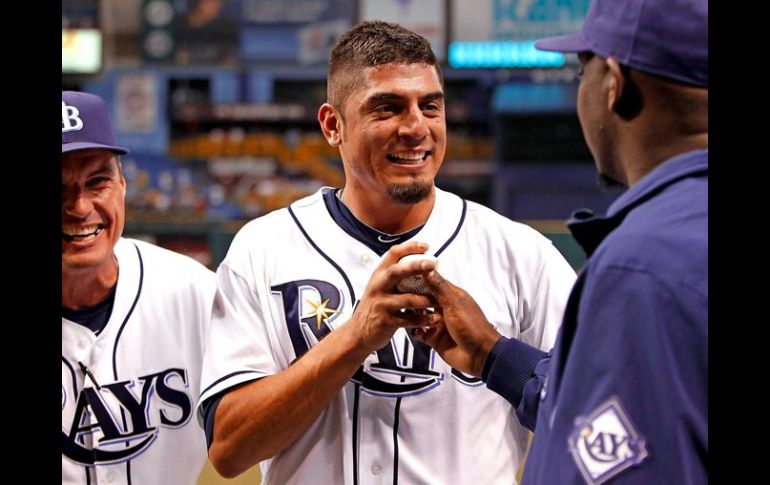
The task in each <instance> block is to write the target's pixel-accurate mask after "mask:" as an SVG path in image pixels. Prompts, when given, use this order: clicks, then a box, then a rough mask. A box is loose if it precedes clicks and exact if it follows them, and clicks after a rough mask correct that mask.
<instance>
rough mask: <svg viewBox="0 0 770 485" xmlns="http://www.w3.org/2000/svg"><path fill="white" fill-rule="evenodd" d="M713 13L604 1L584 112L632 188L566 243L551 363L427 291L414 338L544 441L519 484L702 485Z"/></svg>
mask: <svg viewBox="0 0 770 485" xmlns="http://www.w3.org/2000/svg"><path fill="white" fill-rule="evenodd" d="M707 24H708V5H707V2H706V0H594V1H593V2H592V4H591V6H590V8H589V11H588V14H587V17H586V19H585V21H584V23H583V26H582V29H581V31H580V32H579V33H577V34H574V35H568V36H562V37H555V38H550V39H545V40H541V41H539V42H538V43H537V44H536V46H537V47H538V48H540V49H544V50H553V51H561V52H575V53H577V54H578V58H579V60H580V64H581V75H582V78H581V81H580V87H579V92H578V102H577V110H578V115H579V117H580V123H581V125H582V127H583V133H584V135H585V138H586V141H587V143H588V146H589V148H590V150H591V153H592V155H593V157H594V159H595V161H596V166H597V168H598V171H599V174H600V176H601V178H602V179H604V180H606V181H611V182H615V183H619V184H623V185H626V186H628V190H627V191H626V192H624V193H623V194H622V195H621V196H620V197H619V198H618V199H617V200H616V201H615V202H614V203H613V204H612V205H611V207H610V208H609V210H608V212H607V214H606V215H604V216H594V215H592V214H591V213H590V212H589V211H578V212H576V213H575V214H573V217H572V218H571V220H570V221H569V228H570V230H571V231H572V233H573V235H574V237H575V239H576V240H577V241H578V242H579V243H580V244H581V245H582V247H583V248H584V249H585V251H586V253H587V254H588V256H589V259H588V261H587V263H586V265H585V267H584V268H583V270H582V272H581V274H580V276H579V278H578V280H577V282H576V283H575V286H574V288H573V290H572V294H571V296H570V300H569V302H568V305H567V309H566V310H565V315H564V319H563V323H562V327H561V330H560V332H559V336H558V337H557V339H556V344H555V347H554V348H553V349H552V350H551V352H549V353H545V352H542V351H540V350H538V349H536V348H533V347H531V346H528V345H526V344H524V343H522V342H521V341H519V340H516V339H513V338H506V337H502V336H500V334H498V333H497V331H496V330H495V329H494V328H493V327H492V326H491V325H490V324H489V323H488V322H487V319H486V318H485V316H484V313H483V312H482V310H481V309H480V308H479V306H478V305H476V304H475V302H474V301H473V300H472V299H471V297H470V296H469V295H468V294H467V293H466V292H465V291H464V290H462V289H460V288H459V287H457V286H455V285H453V284H452V283H450V282H449V281H447V280H445V279H444V278H443V277H442V276H441V275H440V274H438V273H436V272H432V273H430V274H428V275H426V279H427V282H428V285H429V287H430V288H431V289H432V292H433V293H434V295H435V297H436V298H437V300H438V302H439V303H440V307H441V308H440V311H441V312H442V313H443V325H441V326H439V327H438V328H435V329H430V328H426V329H423V330H420V331H419V334H420V338H421V339H422V340H423V341H425V342H426V343H428V344H430V345H431V346H433V347H434V348H436V350H437V351H438V352H439V354H440V355H441V357H442V358H443V359H444V360H445V361H446V362H448V363H449V364H451V365H452V366H453V367H455V368H457V369H460V370H462V371H464V372H468V373H471V374H474V375H476V376H480V377H482V379H483V380H484V381H485V382H486V384H487V387H488V388H489V389H492V390H493V391H495V392H497V393H499V394H500V395H502V396H504V397H505V398H507V399H508V400H509V401H510V402H511V403H513V404H514V406H515V407H516V414H517V416H518V417H519V420H520V421H521V423H522V424H524V425H525V426H527V427H528V428H530V429H531V430H533V431H534V432H535V437H534V441H533V444H532V448H531V450H530V452H529V458H528V460H527V464H526V467H525V471H524V476H523V483H525V484H526V483H537V484H553V483H558V484H571V483H584V482H585V483H591V484H599V483H605V482H607V481H610V480H613V483H621V482H622V483H624V484H626V483H631V484H637V483H638V484H649V483H663V482H665V483H676V484H702V483H707V482H708V465H707V456H708V425H707V417H708V396H707V394H708V385H707V381H708V348H707V347H708V46H707V45H708V25H707Z"/></svg>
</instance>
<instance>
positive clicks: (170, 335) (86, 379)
mask: <svg viewBox="0 0 770 485" xmlns="http://www.w3.org/2000/svg"><path fill="white" fill-rule="evenodd" d="M115 255H116V256H117V258H118V265H119V271H120V273H119V276H118V284H117V289H116V294H115V302H114V305H113V309H112V313H111V315H110V318H109V321H108V322H107V325H106V326H105V327H104V329H103V330H102V331H101V332H100V333H99V334H98V335H95V334H94V332H92V331H91V330H90V329H88V328H86V327H85V326H82V325H79V324H77V323H74V322H71V321H69V320H67V319H65V318H62V322H61V323H62V367H61V368H62V484H84V485H85V484H96V483H111V484H129V483H132V484H142V485H146V484H158V485H161V484H175V485H176V484H182V485H183V484H194V483H195V482H196V480H197V478H198V474H199V473H200V470H201V467H202V466H203V462H204V460H205V459H206V442H205V436H204V433H203V431H202V430H201V429H200V427H198V425H197V423H196V422H195V420H194V419H190V418H191V417H192V414H193V412H194V410H195V405H196V404H197V402H196V398H197V393H198V390H199V388H200V368H201V361H202V359H203V350H204V344H205V341H206V335H207V333H208V327H209V322H210V319H211V308H212V302H213V299H214V292H215V290H216V284H215V282H214V274H213V273H212V272H211V271H210V270H208V269H207V268H205V267H204V266H203V265H201V264H200V263H198V262H196V261H194V260H192V259H191V258H188V257H187V256H183V255H180V254H176V253H174V252H171V251H168V250H166V249H162V248H159V247H157V246H153V245H151V244H148V243H145V242H142V241H136V240H132V239H125V238H121V239H120V240H119V241H118V244H117V245H116V246H115Z"/></svg>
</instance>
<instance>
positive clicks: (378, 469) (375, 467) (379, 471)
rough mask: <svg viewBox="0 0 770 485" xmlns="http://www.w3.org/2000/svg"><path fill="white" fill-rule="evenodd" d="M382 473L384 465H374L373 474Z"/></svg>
mask: <svg viewBox="0 0 770 485" xmlns="http://www.w3.org/2000/svg"><path fill="white" fill-rule="evenodd" d="M380 473H382V467H381V466H380V465H378V464H376V463H375V464H374V465H372V475H379V474H380Z"/></svg>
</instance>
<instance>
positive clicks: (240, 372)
mask: <svg viewBox="0 0 770 485" xmlns="http://www.w3.org/2000/svg"><path fill="white" fill-rule="evenodd" d="M249 373H252V374H257V373H258V372H257V371H255V370H239V371H237V372H232V373H230V374H227V375H226V376H223V377H220V378H219V379H217V380H216V381H214V382H212V383H211V385H209V386H208V387H207V388H206V389H204V390H203V391H202V392H201V396H202V395H204V394H205V393H207V392H208V391H209V390H210V389H211V388H212V387H214V386H216V385H217V384H219V383H220V382H222V381H224V380H227V379H229V378H231V377H233V376H237V375H238V374H249ZM208 399H211V398H208ZM208 399H207V400H208Z"/></svg>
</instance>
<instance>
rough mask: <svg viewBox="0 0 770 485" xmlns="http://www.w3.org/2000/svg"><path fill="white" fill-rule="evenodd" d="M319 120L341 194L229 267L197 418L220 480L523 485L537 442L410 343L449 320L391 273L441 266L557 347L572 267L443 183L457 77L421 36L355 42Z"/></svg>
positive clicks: (470, 383)
mask: <svg viewBox="0 0 770 485" xmlns="http://www.w3.org/2000/svg"><path fill="white" fill-rule="evenodd" d="M318 119H319V123H320V126H321V130H322V132H323V134H324V136H325V138H326V140H327V141H328V143H329V144H330V145H332V146H334V147H337V148H338V149H339V151H340V155H341V158H342V162H343V165H344V169H345V178H346V181H345V186H344V187H343V188H336V189H335V188H331V187H326V188H322V189H321V190H319V191H318V192H317V193H316V194H314V195H311V196H309V197H306V198H304V199H302V200H299V201H297V202H295V203H294V204H292V205H291V206H290V207H288V208H285V209H281V210H279V211H276V212H273V213H271V214H268V215H266V216H263V217H260V218H258V219H256V220H254V221H252V222H250V223H249V224H247V225H246V226H245V227H244V228H243V229H242V230H241V231H240V232H239V233H238V234H237V235H236V237H235V239H234V241H233V244H232V246H231V248H230V250H229V252H228V255H227V257H226V258H225V260H224V262H223V263H222V265H221V266H220V267H219V269H218V270H217V285H218V292H217V297H216V300H215V305H214V308H215V309H214V315H213V322H212V332H211V340H210V343H209V347H208V348H207V352H206V356H205V359H204V371H203V378H202V392H201V403H202V404H201V408H200V409H201V417H202V419H203V421H204V423H205V426H206V432H207V437H208V440H209V455H210V457H211V460H212V462H213V464H214V466H215V467H216V468H217V470H218V471H219V472H220V473H221V474H223V475H225V476H228V477H229V476H235V475H238V474H240V473H242V472H243V471H244V470H246V469H248V468H249V467H250V466H252V465H254V464H256V463H258V462H262V472H263V482H264V483H271V484H302V483H335V484H358V483H362V484H363V483H389V484H390V483H404V484H412V483H437V484H438V483H445V484H449V483H484V484H492V483H507V484H510V483H514V482H515V480H516V479H515V476H516V471H517V466H518V463H519V462H520V460H521V458H522V456H523V453H524V450H525V447H526V440H527V436H526V431H525V430H524V429H523V428H522V427H521V426H520V425H519V424H518V422H517V420H516V417H515V414H514V412H513V408H512V407H511V405H510V404H509V403H508V402H507V401H505V400H504V399H502V398H500V396H497V395H495V394H494V393H489V392H484V389H483V386H481V385H482V383H481V381H480V380H479V379H476V378H473V377H471V376H468V375H466V374H463V373H461V372H459V371H457V370H455V369H452V368H451V367H450V366H449V365H447V364H446V363H445V362H444V361H443V360H441V358H439V357H438V356H437V355H436V354H435V352H434V351H432V350H431V349H430V348H429V347H428V346H426V345H424V344H422V343H421V342H418V341H416V340H415V339H414V338H413V337H412V335H411V333H410V331H408V329H409V328H410V327H414V326H416V325H418V326H419V325H420V324H425V325H431V324H433V323H435V318H436V315H430V314H429V315H422V316H418V317H412V318H407V317H406V316H404V315H403V314H402V313H401V312H400V311H399V309H400V308H405V307H408V308H422V307H428V306H431V304H433V303H434V302H433V300H431V299H430V298H429V297H427V296H424V295H415V294H398V292H397V291H396V290H395V289H394V287H395V286H396V284H397V283H398V282H399V280H400V279H401V278H403V277H404V276H405V275H407V274H410V273H416V272H419V270H420V269H421V268H420V267H419V266H420V265H421V264H425V263H414V264H413V265H412V266H404V265H403V264H401V265H399V264H395V263H396V262H397V261H398V259H399V258H401V257H403V256H404V255H406V254H409V253H419V252H426V251H427V252H428V253H429V254H431V255H435V256H437V257H438V258H439V260H440V261H441V267H442V271H445V272H449V273H451V274H452V275H454V276H455V277H456V278H458V279H460V280H462V281H464V283H465V285H466V287H468V288H473V290H472V291H473V294H474V296H475V297H476V298H478V299H480V300H481V301H482V302H483V305H485V309H486V310H488V312H489V313H488V314H489V315H490V316H491V318H492V320H493V321H496V322H500V327H499V331H500V332H502V333H504V334H505V335H508V336H516V337H518V338H521V339H524V340H526V341H527V342H529V343H530V344H532V345H534V346H537V347H540V348H544V349H548V348H550V347H551V346H552V345H553V341H554V337H555V335H556V332H557V330H558V325H559V321H560V320H561V316H562V311H563V309H564V306H565V304H566V300H567V295H568V293H569V289H570V287H571V285H572V283H573V281H574V278H575V274H574V272H573V270H572V269H571V268H570V266H569V265H568V264H567V262H566V261H565V260H564V258H563V257H562V256H561V255H560V254H559V252H558V251H557V250H556V249H555V248H554V247H553V245H552V244H551V243H550V241H548V240H547V239H546V238H545V237H543V236H542V235H540V234H538V233H537V232H536V231H534V230H533V229H531V228H529V227H527V226H524V225H521V224H517V223H514V222H512V221H510V220H508V219H505V218H504V217H502V216H500V215H498V214H496V213H495V212H493V211H491V210H490V209H487V208H485V207H483V206H480V205H478V204H475V203H473V202H467V201H465V200H463V199H461V198H459V197H457V196H455V195H453V194H450V193H448V192H445V191H442V190H440V189H438V188H437V187H435V185H434V178H435V176H436V173H437V172H438V170H439V168H440V166H441V163H442V162H443V159H444V155H445V151H446V119H445V107H444V89H443V79H442V75H441V70H440V67H439V65H438V63H437V61H436V58H435V56H434V54H433V52H432V51H431V49H430V46H429V44H428V42H427V41H426V40H425V39H424V38H422V37H420V36H419V35H416V34H414V33H413V32H410V31H408V30H406V29H403V28H402V27H400V26H398V25H395V24H389V23H385V22H379V21H375V22H364V23H361V24H359V25H357V26H355V27H353V28H352V29H351V30H350V31H348V32H347V33H345V34H343V35H342V37H341V38H340V39H339V41H338V42H337V44H336V46H335V47H334V49H333V51H332V53H331V59H330V65H329V76H328V101H327V102H326V103H324V104H323V105H322V106H321V107H320V109H319V112H318ZM422 269H424V268H422ZM402 327H405V328H402ZM471 451H473V452H474V453H471ZM471 455H474V456H473V458H471Z"/></svg>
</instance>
